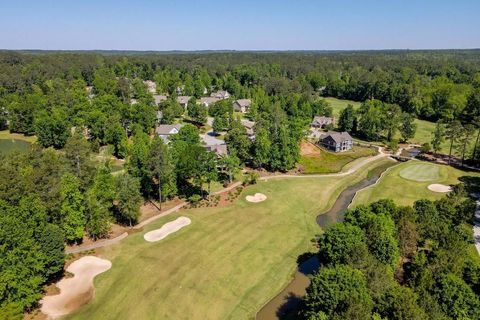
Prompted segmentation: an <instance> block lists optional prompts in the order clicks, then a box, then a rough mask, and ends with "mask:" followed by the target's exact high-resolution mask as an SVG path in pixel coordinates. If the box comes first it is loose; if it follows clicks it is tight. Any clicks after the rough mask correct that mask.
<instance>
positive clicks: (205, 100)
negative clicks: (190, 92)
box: [200, 97, 220, 105]
mask: <svg viewBox="0 0 480 320" xmlns="http://www.w3.org/2000/svg"><path fill="white" fill-rule="evenodd" d="M219 100H220V99H219V98H217V97H201V98H200V103H201V104H208V105H210V104H212V103H215V102H217V101H219Z"/></svg>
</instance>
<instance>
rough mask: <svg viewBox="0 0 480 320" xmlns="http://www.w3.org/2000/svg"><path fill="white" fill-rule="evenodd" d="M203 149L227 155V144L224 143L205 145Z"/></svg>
mask: <svg viewBox="0 0 480 320" xmlns="http://www.w3.org/2000/svg"><path fill="white" fill-rule="evenodd" d="M205 149H207V150H208V151H211V152H215V153H216V154H218V155H227V154H228V150H227V145H226V144H215V145H211V146H205Z"/></svg>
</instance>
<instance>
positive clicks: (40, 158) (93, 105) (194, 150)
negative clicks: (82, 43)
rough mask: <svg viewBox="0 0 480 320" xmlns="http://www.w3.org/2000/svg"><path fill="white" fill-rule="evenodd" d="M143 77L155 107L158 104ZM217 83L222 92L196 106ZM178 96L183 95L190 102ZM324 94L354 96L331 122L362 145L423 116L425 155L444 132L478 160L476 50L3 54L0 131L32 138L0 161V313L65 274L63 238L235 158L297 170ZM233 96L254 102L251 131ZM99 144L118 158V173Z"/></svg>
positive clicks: (228, 169)
mask: <svg viewBox="0 0 480 320" xmlns="http://www.w3.org/2000/svg"><path fill="white" fill-rule="evenodd" d="M147 80H150V81H153V82H154V83H155V84H156V92H155V93H156V94H157V95H163V96H165V97H166V98H165V100H164V101H162V102H160V103H158V104H157V103H156V102H155V98H154V95H153V94H152V92H150V91H149V90H148V87H147V85H146V84H145V81H147ZM218 90H227V91H228V92H229V93H230V94H232V98H230V99H226V100H220V101H218V102H216V103H215V104H213V105H211V106H209V107H208V108H205V107H203V106H201V105H199V104H197V103H196V102H197V101H199V99H200V98H201V97H203V96H209V95H210V94H211V93H212V92H215V91H218ZM177 96H188V97H190V101H189V103H188V106H187V107H186V108H184V107H183V106H181V105H180V103H179V102H178V100H177V99H176V98H177ZM324 96H332V97H337V98H345V99H351V100H356V101H361V102H363V103H362V106H361V107H360V108H359V109H356V110H354V109H353V107H348V108H346V109H345V110H344V111H342V113H341V115H340V118H339V119H338V129H340V130H345V131H349V132H351V133H352V134H354V135H355V136H357V137H359V138H361V139H364V140H367V141H373V140H374V141H386V142H388V141H390V142H391V141H393V140H394V136H395V133H397V132H399V133H400V135H401V139H402V140H403V141H408V139H411V138H412V136H413V134H414V132H415V125H414V123H413V121H414V120H415V119H416V118H421V119H426V120H431V121H435V122H437V129H436V132H435V135H434V139H433V140H432V148H433V149H434V151H438V145H439V144H440V143H441V141H442V139H448V141H451V146H452V147H451V148H450V151H452V150H453V151H454V152H456V151H457V154H458V155H461V156H462V158H465V159H466V160H467V161H469V163H470V164H472V165H475V164H476V163H477V162H478V159H479V158H480V152H478V150H477V144H478V137H479V132H480V130H479V129H480V51H478V50H460V51H391V52H389V51H381V52H289V53H285V52H199V53H137V54H131V53H121V52H116V53H105V52H104V53H95V52H81V53H80V52H70V53H69V52H62V53H59V52H9V51H4V52H0V130H9V131H10V132H11V133H20V134H25V135H35V136H36V137H37V139H38V143H37V144H36V145H34V146H33V148H32V150H31V151H30V152H28V153H25V154H11V155H8V156H0V220H1V221H0V222H1V223H0V245H1V247H2V250H1V251H0V283H1V284H2V285H1V286H0V315H2V316H3V317H6V318H13V317H14V316H13V315H19V314H21V313H22V312H23V311H25V310H27V311H28V310H31V309H32V308H35V307H36V305H37V302H38V299H39V298H40V297H41V294H42V290H43V285H44V284H46V283H49V282H51V281H54V280H55V279H57V277H58V276H59V275H61V273H62V267H63V263H64V255H63V248H64V244H65V243H67V244H75V243H80V242H81V241H82V239H84V238H85V237H90V238H92V239H94V240H95V239H99V238H103V237H106V236H108V234H109V232H110V228H111V224H112V223H118V224H123V225H127V226H129V225H133V224H135V223H137V222H138V219H139V207H140V205H141V204H142V202H143V200H144V199H153V200H157V201H158V204H159V205H160V206H161V203H162V202H163V201H165V200H166V199H169V198H173V197H176V196H178V197H181V198H185V199H188V200H189V201H191V202H193V203H194V202H198V201H200V200H201V199H207V198H208V197H209V194H210V189H211V188H210V186H211V184H212V183H214V182H220V183H225V184H228V183H229V182H231V181H232V178H233V177H234V176H235V174H236V173H237V172H238V171H239V170H240V169H241V168H242V167H243V166H245V165H247V166H249V167H252V168H256V169H261V170H269V171H287V170H289V169H292V168H293V167H295V165H296V163H297V162H298V159H299V155H300V150H299V142H300V140H301V139H302V138H303V137H304V136H305V133H306V131H307V129H308V127H309V123H310V122H311V120H312V118H313V117H314V116H316V115H325V116H330V115H332V108H331V107H330V106H329V105H328V103H327V102H326V101H325V100H324V99H322V97H324ZM234 99H251V101H252V105H251V107H250V109H249V111H248V113H247V114H246V117H247V118H248V119H250V120H253V121H254V122H255V127H254V133H255V138H254V139H252V138H251V136H249V135H248V134H247V130H246V128H245V126H243V125H242V123H241V122H240V120H239V119H238V118H237V117H236V115H235V113H234V111H233V108H232V101H233V100H234ZM158 112H161V113H162V118H161V119H158V117H157V116H158ZM207 116H210V117H212V118H214V121H213V125H212V126H213V129H214V130H215V131H216V132H217V131H218V132H220V131H222V132H225V141H226V144H227V145H228V154H227V155H223V156H221V157H219V156H218V155H216V154H214V153H213V152H210V151H207V150H206V149H205V148H204V147H203V146H202V143H201V141H200V136H199V134H200V133H201V132H204V130H205V127H206V122H207ZM159 122H161V123H162V124H173V123H180V122H181V123H182V124H183V127H182V128H181V129H180V131H179V133H178V134H176V135H175V136H173V137H172V139H171V141H170V143H168V144H166V143H165V141H163V140H162V139H161V138H159V137H158V136H157V135H155V134H154V129H155V127H156V126H157V125H158V123H159ZM470 146H471V147H470ZM105 150H107V154H108V153H110V154H112V155H113V156H114V157H115V158H116V159H125V166H124V170H123V171H122V172H121V173H120V174H116V175H112V163H110V161H109V160H108V159H109V158H110V157H108V156H100V152H103V153H102V154H104V153H105ZM432 206H433V205H432ZM435 206H437V204H435ZM391 209H392V210H394V209H395V208H391ZM395 210H397V209H395ZM402 210H403V209H402ZM388 223H390V222H388ZM412 223H413V222H412ZM442 230H443V229H442ZM455 230H456V229H455ZM443 231H444V230H443ZM435 232H436V231H435ZM392 237H393V235H392ZM382 261H383V260H382ZM391 261H393V260H391ZM383 262H385V261H383ZM392 263H393V262H392ZM387 265H388V263H387ZM392 267H393V266H392ZM457 276H458V275H457ZM467 283H468V282H467ZM467 285H470V283H468V284H467ZM476 285H477V286H478V283H477V284H476ZM427 289H428V290H430V288H427ZM427 289H425V290H427ZM322 310H323V309H322ZM0 318H1V317H0Z"/></svg>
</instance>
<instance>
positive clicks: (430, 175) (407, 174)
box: [399, 163, 440, 182]
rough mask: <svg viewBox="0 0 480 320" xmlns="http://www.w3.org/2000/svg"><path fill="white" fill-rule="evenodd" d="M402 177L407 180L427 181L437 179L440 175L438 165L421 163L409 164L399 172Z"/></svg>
mask: <svg viewBox="0 0 480 320" xmlns="http://www.w3.org/2000/svg"><path fill="white" fill-rule="evenodd" d="M399 175H400V177H402V178H403V179H407V180H412V181H418V182H425V181H435V180H438V178H439V177H440V171H439V170H438V166H435V165H431V164H426V163H420V164H416V165H413V166H408V167H406V168H405V169H403V170H401V171H400V172H399Z"/></svg>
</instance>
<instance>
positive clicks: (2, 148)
mask: <svg viewBox="0 0 480 320" xmlns="http://www.w3.org/2000/svg"><path fill="white" fill-rule="evenodd" d="M28 150H30V142H27V141H23V140H17V139H0V154H1V155H6V154H9V153H12V152H15V151H20V152H27V151H28Z"/></svg>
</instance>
